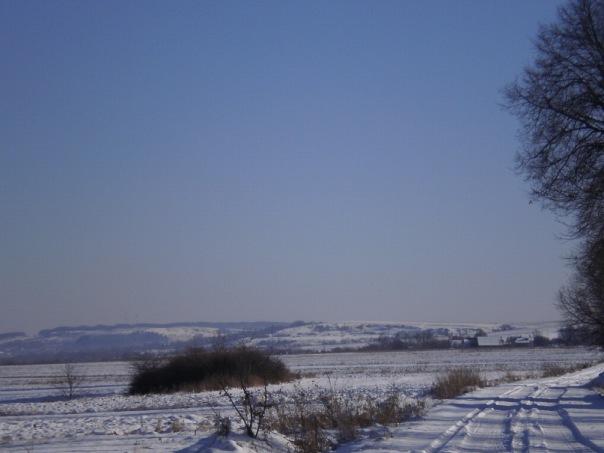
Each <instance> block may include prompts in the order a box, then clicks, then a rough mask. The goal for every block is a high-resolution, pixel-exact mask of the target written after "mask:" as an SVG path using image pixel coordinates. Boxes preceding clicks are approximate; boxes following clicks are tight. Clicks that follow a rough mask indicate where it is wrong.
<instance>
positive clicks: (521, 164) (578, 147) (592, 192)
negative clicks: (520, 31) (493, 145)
mask: <svg viewBox="0 0 604 453" xmlns="http://www.w3.org/2000/svg"><path fill="white" fill-rule="evenodd" d="M535 46H536V51H537V56H536V59H535V61H534V63H533V65H532V66H530V67H527V68H526V69H525V70H524V73H523V76H522V78H521V79H520V80H518V81H516V82H515V83H513V84H511V85H510V86H509V87H507V89H506V91H505V96H506V99H507V106H508V108H509V109H510V110H511V111H512V112H513V113H514V114H515V115H516V116H517V117H518V118H519V119H520V121H521V124H522V132H523V134H522V138H523V142H524V149H523V151H522V152H520V153H519V154H518V155H517V164H518V169H519V170H520V171H521V172H522V173H523V174H524V175H525V177H526V179H527V180H528V181H529V182H530V183H531V189H532V194H533V196H534V197H535V198H536V199H538V200H540V201H542V202H543V203H544V204H545V206H546V207H548V208H550V209H552V210H554V211H555V212H557V213H559V214H562V215H563V216H572V217H574V219H573V223H572V225H570V228H569V233H570V234H571V236H573V237H586V236H592V235H594V234H596V235H598V234H601V233H602V230H603V228H604V1H603V0H573V1H570V2H569V3H568V4H567V5H566V6H564V7H561V8H560V9H559V11H558V22H557V23H554V24H551V25H547V26H542V27H541V28H540V30H539V34H538V36H537V40H536V42H535Z"/></svg>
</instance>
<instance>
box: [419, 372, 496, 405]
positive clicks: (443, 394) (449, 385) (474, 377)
mask: <svg viewBox="0 0 604 453" xmlns="http://www.w3.org/2000/svg"><path fill="white" fill-rule="evenodd" d="M484 385H485V381H484V379H483V378H482V376H481V375H480V373H479V372H478V371H476V370H473V369H471V368H454V369H452V370H449V371H448V372H447V373H445V374H443V375H440V376H438V377H437V378H436V382H435V383H434V385H433V386H432V390H431V393H432V395H433V396H434V397H435V398H438V399H447V398H455V397H456V396H459V395H462V394H464V393H466V392H468V391H470V390H472V389H473V388H475V387H481V386H484Z"/></svg>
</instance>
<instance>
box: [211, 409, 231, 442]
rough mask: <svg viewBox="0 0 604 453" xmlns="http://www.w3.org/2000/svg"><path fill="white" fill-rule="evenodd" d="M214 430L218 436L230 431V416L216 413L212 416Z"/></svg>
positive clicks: (227, 433) (224, 435) (226, 434)
mask: <svg viewBox="0 0 604 453" xmlns="http://www.w3.org/2000/svg"><path fill="white" fill-rule="evenodd" d="M214 432H215V433H216V434H217V435H219V436H223V437H226V436H228V435H229V434H230V433H231V418H230V417H228V416H226V417H223V416H221V415H220V414H216V416H215V417H214Z"/></svg>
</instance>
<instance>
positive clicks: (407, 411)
mask: <svg viewBox="0 0 604 453" xmlns="http://www.w3.org/2000/svg"><path fill="white" fill-rule="evenodd" d="M424 411H425V403H424V401H421V400H420V401H416V400H406V399H403V398H401V396H400V393H399V392H398V391H392V392H391V393H390V394H389V395H388V396H387V397H386V398H384V399H382V400H375V399H374V398H372V397H369V396H366V395H359V394H357V393H354V392H347V391H337V390H336V389H335V388H334V387H333V386H332V387H331V388H329V389H327V390H323V391H322V392H321V393H320V394H319V396H318V398H317V397H312V396H311V394H310V392H308V391H307V390H304V389H300V388H298V389H296V391H295V392H294V395H293V397H292V398H291V400H290V401H287V402H286V401H282V402H280V404H278V405H276V407H275V409H274V410H273V411H272V413H271V428H272V429H274V430H276V431H279V432H281V433H282V434H284V435H286V436H288V437H290V438H292V440H293V443H294V445H296V447H297V449H298V451H300V452H302V453H311V452H322V451H328V450H330V449H331V448H332V447H333V446H335V445H336V443H343V442H349V441H352V440H354V439H356V438H358V437H359V434H360V432H361V430H362V429H363V428H367V427H370V426H373V425H376V424H381V425H394V424H398V423H401V422H404V421H406V420H409V419H411V418H414V417H417V416H420V415H422V414H423V413H424Z"/></svg>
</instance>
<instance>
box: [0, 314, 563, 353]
mask: <svg viewBox="0 0 604 453" xmlns="http://www.w3.org/2000/svg"><path fill="white" fill-rule="evenodd" d="M559 327H560V325H559V322H544V323H516V324H495V323H429V322H428V323H419V322H376V321H347V322H302V321H297V322H293V323H284V322H269V321H267V322H180V323H169V324H159V323H154V324H151V323H146V324H115V325H96V326H63V327H56V328H53V329H45V330H41V331H40V332H39V333H38V334H37V335H32V336H27V335H26V334H24V333H22V332H10V333H3V334H0V362H1V363H33V362H54V361H71V360H73V361H97V360H123V359H133V358H138V357H143V356H148V355H163V354H169V353H172V352H175V351H179V350H182V349H185V348H189V347H213V346H214V345H216V344H217V343H223V344H227V345H236V344H247V345H254V346H257V347H260V348H264V349H268V350H271V351H274V352H281V353H292V352H324V351H338V350H339V351H346V350H356V349H361V348H366V347H368V346H369V345H372V344H375V343H376V342H378V341H380V339H383V338H414V337H417V336H418V335H423V336H426V335H429V336H430V337H431V338H434V339H440V340H443V339H448V338H451V337H455V336H473V335H475V334H476V333H478V332H479V331H481V332H482V333H486V334H487V335H488V336H493V337H496V338H498V339H499V338H500V337H507V336H519V335H526V334H532V333H535V332H536V331H538V332H539V333H540V334H541V335H543V336H546V337H549V338H554V337H556V336H557V332H558V329H559Z"/></svg>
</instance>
